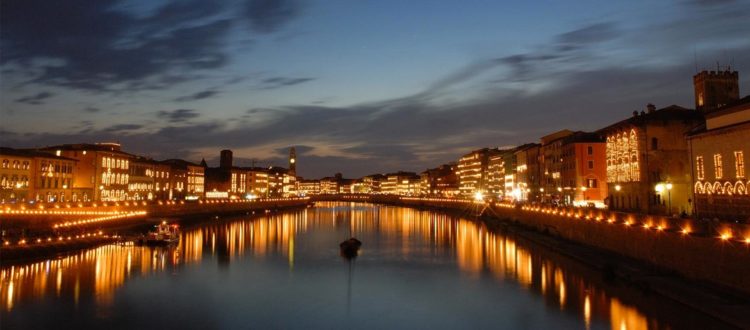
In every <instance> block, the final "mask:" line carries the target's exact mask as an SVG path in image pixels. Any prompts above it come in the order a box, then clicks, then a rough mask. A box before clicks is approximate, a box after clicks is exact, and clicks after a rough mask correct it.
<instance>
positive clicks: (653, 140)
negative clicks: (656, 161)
mask: <svg viewBox="0 0 750 330" xmlns="http://www.w3.org/2000/svg"><path fill="white" fill-rule="evenodd" d="M658 148H659V139H657V138H651V150H656V149H658Z"/></svg>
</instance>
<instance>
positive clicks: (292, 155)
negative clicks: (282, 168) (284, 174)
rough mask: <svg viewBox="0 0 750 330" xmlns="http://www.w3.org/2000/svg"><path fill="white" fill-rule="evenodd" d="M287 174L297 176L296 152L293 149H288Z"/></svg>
mask: <svg viewBox="0 0 750 330" xmlns="http://www.w3.org/2000/svg"><path fill="white" fill-rule="evenodd" d="M289 174H290V175H291V176H297V151H296V150H294V147H291V148H289Z"/></svg>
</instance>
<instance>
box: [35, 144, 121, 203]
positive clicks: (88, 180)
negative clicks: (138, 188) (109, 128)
mask: <svg viewBox="0 0 750 330" xmlns="http://www.w3.org/2000/svg"><path fill="white" fill-rule="evenodd" d="M39 150H40V151H44V152H49V153H53V154H55V155H60V156H63V157H67V158H72V159H75V160H77V162H76V165H75V168H74V170H73V174H74V177H75V178H74V180H73V181H74V184H73V188H76V189H88V190H91V191H92V192H93V195H94V198H93V200H94V201H124V200H127V199H128V182H129V178H130V159H131V158H133V155H130V154H128V153H125V152H123V151H121V150H120V144H119V143H96V144H83V143H82V144H63V145H58V146H52V147H45V148H42V149H39Z"/></svg>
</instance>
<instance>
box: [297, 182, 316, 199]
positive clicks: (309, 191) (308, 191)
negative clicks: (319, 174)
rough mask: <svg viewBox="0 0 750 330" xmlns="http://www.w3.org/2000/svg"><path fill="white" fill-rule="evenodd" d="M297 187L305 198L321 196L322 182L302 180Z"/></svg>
mask: <svg viewBox="0 0 750 330" xmlns="http://www.w3.org/2000/svg"><path fill="white" fill-rule="evenodd" d="M297 187H298V189H299V193H300V195H303V196H310V195H318V194H320V180H300V181H299V182H298V185H297Z"/></svg>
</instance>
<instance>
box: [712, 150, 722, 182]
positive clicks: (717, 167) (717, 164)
mask: <svg viewBox="0 0 750 330" xmlns="http://www.w3.org/2000/svg"><path fill="white" fill-rule="evenodd" d="M714 177H715V178H716V179H721V178H722V177H724V169H723V168H722V164H721V154H714Z"/></svg>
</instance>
